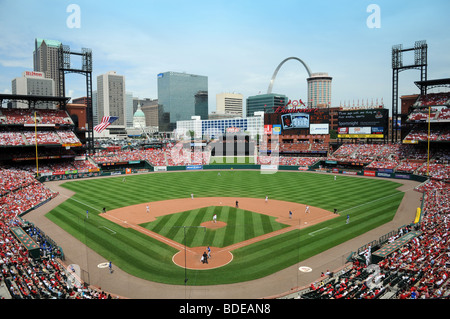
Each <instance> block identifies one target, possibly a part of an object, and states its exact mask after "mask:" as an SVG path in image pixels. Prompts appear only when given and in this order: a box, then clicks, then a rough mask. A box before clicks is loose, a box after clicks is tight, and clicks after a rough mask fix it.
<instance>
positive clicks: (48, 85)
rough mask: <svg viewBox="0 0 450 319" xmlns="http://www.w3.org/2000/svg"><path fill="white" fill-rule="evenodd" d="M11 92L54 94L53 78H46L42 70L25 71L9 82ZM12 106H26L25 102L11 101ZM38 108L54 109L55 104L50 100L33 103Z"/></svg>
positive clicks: (41, 94)
mask: <svg viewBox="0 0 450 319" xmlns="http://www.w3.org/2000/svg"><path fill="white" fill-rule="evenodd" d="M11 89H12V90H11V91H12V94H20V95H40V96H55V85H54V81H53V79H48V78H46V76H45V74H44V73H43V72H36V71H25V72H23V73H22V77H17V78H15V79H13V80H12V82H11ZM12 107H13V108H28V107H29V105H28V104H27V103H25V102H20V101H13V102H12ZM35 107H36V108H39V109H54V108H56V105H55V104H54V103H52V102H38V103H37V104H36V105H35Z"/></svg>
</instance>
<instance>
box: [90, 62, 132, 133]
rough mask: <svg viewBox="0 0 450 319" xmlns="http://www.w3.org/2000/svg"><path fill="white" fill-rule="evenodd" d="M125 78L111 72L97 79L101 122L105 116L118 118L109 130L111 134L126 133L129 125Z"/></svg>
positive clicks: (99, 118)
mask: <svg viewBox="0 0 450 319" xmlns="http://www.w3.org/2000/svg"><path fill="white" fill-rule="evenodd" d="M126 103H127V102H126V90H125V77H124V76H122V75H118V74H117V73H116V72H115V71H109V72H107V73H105V74H102V75H99V76H98V77H97V114H98V121H99V122H100V121H101V119H102V118H103V116H117V117H118V119H117V120H116V121H115V122H114V123H112V124H111V125H110V126H109V127H108V128H107V130H110V131H111V133H113V134H114V133H119V132H123V131H125V128H126V125H127V112H126Z"/></svg>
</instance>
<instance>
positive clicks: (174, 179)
mask: <svg viewBox="0 0 450 319" xmlns="http://www.w3.org/2000/svg"><path fill="white" fill-rule="evenodd" d="M400 185H401V184H399V183H396V182H393V181H388V180H382V179H366V178H355V177H349V176H338V178H337V180H336V181H335V180H334V178H333V175H326V174H316V173H309V172H283V171H281V172H277V173H276V174H261V173H260V172H259V171H238V170H227V171H221V174H220V176H219V175H218V172H217V171H191V172H176V173H175V172H168V173H151V174H141V175H127V176H126V181H125V182H123V176H118V177H108V178H98V179H85V180H77V181H70V182H66V183H64V184H62V186H63V187H65V188H67V189H70V190H72V191H74V192H76V194H75V195H74V196H73V197H71V198H70V199H68V200H67V201H65V202H64V203H62V204H61V205H59V206H58V207H56V208H54V209H53V210H52V211H50V212H49V213H48V214H47V215H46V216H47V217H48V218H49V219H50V220H52V221H53V222H55V223H56V224H58V225H59V226H60V227H62V228H63V229H65V230H66V231H67V232H69V233H71V234H72V235H73V236H74V237H76V238H78V239H79V240H80V241H81V242H82V243H84V244H86V245H88V246H89V247H91V248H92V249H94V250H96V251H97V252H98V253H99V254H100V255H102V256H104V257H105V259H106V260H111V261H112V262H113V263H114V264H115V265H117V266H118V267H120V268H121V269H122V270H124V271H126V272H128V273H130V274H132V275H134V276H138V277H141V278H144V279H148V280H151V281H155V282H162V283H168V284H179V285H183V284H184V279H185V272H184V271H185V270H184V269H183V268H181V267H179V266H176V265H175V264H174V263H173V262H172V257H173V255H174V254H175V253H176V252H177V250H176V249H174V248H172V247H170V246H168V245H166V244H164V243H162V242H160V241H158V240H156V239H153V238H151V237H149V236H147V235H145V234H142V233H140V232H138V231H135V230H133V229H131V228H123V227H121V226H119V225H117V224H115V223H113V222H110V221H109V220H106V219H104V218H102V217H100V216H98V214H99V213H100V212H101V210H102V208H103V207H106V208H107V210H111V209H115V208H119V207H125V206H130V205H135V204H140V203H144V202H151V201H160V200H166V199H175V198H190V194H191V193H194V194H195V196H196V197H253V198H264V197H265V196H266V195H269V197H270V198H271V199H277V200H285V201H291V202H297V203H302V204H307V205H310V206H316V207H320V208H323V209H326V210H329V211H333V209H334V208H337V209H338V211H339V212H340V214H341V216H339V217H338V218H334V219H331V220H328V221H326V222H323V223H320V224H317V225H314V226H311V227H308V228H306V229H302V230H294V231H290V232H287V233H284V234H281V235H279V236H276V237H273V238H269V239H266V240H264V241H261V242H257V243H254V244H251V245H249V246H245V247H242V248H239V249H236V250H234V251H233V252H232V253H233V256H234V258H233V261H232V262H231V263H230V264H228V265H226V266H224V267H220V268H217V269H210V270H188V277H189V278H190V280H189V281H188V285H215V284H227V283H235V282H241V281H246V280H253V279H257V278H261V277H263V276H267V275H269V274H272V273H274V272H276V271H279V270H282V269H284V268H286V267H289V266H291V265H294V264H295V263H298V262H300V261H301V260H304V259H306V258H309V257H311V256H314V255H316V254H318V253H321V252H323V251H325V250H326V249H329V248H331V247H333V246H335V245H339V244H341V243H343V242H345V241H347V240H349V239H351V238H353V237H356V236H358V235H360V234H363V233H365V232H367V231H369V230H371V229H373V228H375V227H378V226H380V225H382V224H384V223H386V222H389V221H391V220H392V218H393V217H394V215H395V212H396V211H397V208H398V206H399V204H400V202H401V200H402V198H403V195H404V193H403V192H401V191H398V190H396V188H397V187H399V186H400ZM214 209H216V208H215V207H209V208H205V216H206V214H207V212H208V211H209V210H214ZM221 209H222V208H221ZM86 210H89V218H87V219H86ZM197 213H199V212H197ZM240 213H241V214H240ZM191 214H192V215H191ZM253 214H256V213H252V212H248V213H245V212H244V211H243V210H236V214H235V216H236V218H238V217H239V218H241V217H244V221H245V222H247V223H248V225H250V224H253V225H252V228H253V230H251V231H250V235H248V234H247V235H243V234H242V229H243V228H239V227H237V228H235V230H234V231H229V233H228V234H227V235H224V234H220V235H218V234H219V232H218V231H219V230H216V231H214V232H215V233H208V234H205V235H204V236H192V239H190V240H191V243H190V245H192V246H201V245H204V244H205V243H206V242H208V243H207V244H208V245H213V244H212V243H211V242H209V241H214V240H216V239H215V238H214V239H211V237H210V236H212V234H214V237H215V236H217V242H215V241H214V245H216V244H217V245H218V246H220V245H222V246H224V245H228V243H233V242H239V241H241V240H245V237H246V236H253V235H251V233H252V232H261V233H265V232H267V231H269V230H270V229H268V230H261V227H263V226H264V227H265V226H267V225H269V224H270V225H271V227H283V225H281V224H278V223H275V222H273V221H271V220H270V221H269V220H266V221H265V222H261V221H258V222H255V221H251V219H252V220H254V218H255V215H253ZM347 214H349V215H350V220H351V222H350V223H349V224H348V225H347V224H346V223H345V219H346V215H347ZM173 215H176V216H172V215H169V216H167V217H164V218H161V219H160V218H158V223H161V224H160V225H159V226H158V223H154V224H152V223H149V224H147V225H145V226H146V227H148V228H149V229H151V228H158V227H160V231H159V232H160V233H161V231H162V232H170V229H171V230H172V231H174V229H173V228H174V226H184V225H185V224H184V222H183V220H185V221H186V220H188V219H191V220H192V219H195V218H194V215H195V214H193V213H192V211H191V212H186V214H182V213H179V214H173ZM197 215H198V214H197ZM256 215H261V214H256ZM250 217H251V218H250ZM166 218H167V219H172V218H174V220H175V219H179V224H180V225H178V222H177V223H175V222H170V224H168V223H169V221H166V224H165V225H167V227H165V225H163V224H162V223H163V222H164V220H165V219H166ZM200 222H201V219H200V218H199V219H198V220H197V221H195V222H194V221H193V220H192V221H191V224H192V225H194V224H196V223H199V224H200ZM230 223H231V224H232V222H231V221H230ZM277 224H278V225H277ZM168 225H170V227H169V226H168ZM264 227H263V228H264ZM222 231H223V232H227V230H226V229H223V230H222ZM232 233H233V239H230V238H231V234H232ZM236 233H238V234H239V235H240V236H241V237H237V238H238V239H237V240H235V239H234V236H235V234H236ZM311 234H314V235H311ZM167 236H168V237H169V236H172V237H173V238H177V240H178V241H180V234H179V232H177V234H172V235H169V234H167ZM205 237H206V238H207V239H205ZM219 238H221V239H220V242H221V244H220V243H219ZM196 241H198V242H196ZM63 249H64V247H63ZM349 253H350V252H349ZM199 272H200V273H199ZM200 274H201V275H200ZM219 274H220V275H219Z"/></svg>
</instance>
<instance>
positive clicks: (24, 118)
mask: <svg viewBox="0 0 450 319" xmlns="http://www.w3.org/2000/svg"><path fill="white" fill-rule="evenodd" d="M35 112H36V123H37V124H59V125H61V124H63V125H73V121H72V119H71V118H70V116H69V115H68V114H67V113H66V112H65V111H63V110H52V109H36V110H30V109H1V110H0V124H3V125H11V124H13V125H24V124H34V122H35Z"/></svg>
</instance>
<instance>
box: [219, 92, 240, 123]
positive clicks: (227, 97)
mask: <svg viewBox="0 0 450 319" xmlns="http://www.w3.org/2000/svg"><path fill="white" fill-rule="evenodd" d="M243 101H244V96H243V95H242V94H239V93H219V94H216V113H217V114H232V115H236V116H241V117H242V116H243V113H244V110H243V107H244V105H243Z"/></svg>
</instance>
